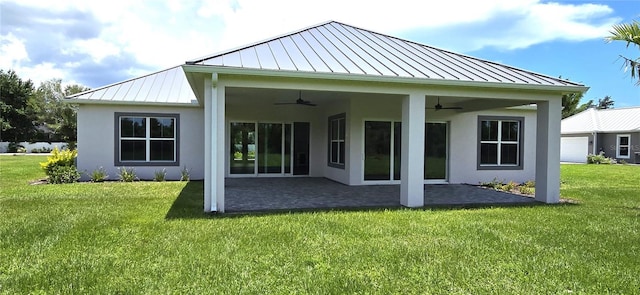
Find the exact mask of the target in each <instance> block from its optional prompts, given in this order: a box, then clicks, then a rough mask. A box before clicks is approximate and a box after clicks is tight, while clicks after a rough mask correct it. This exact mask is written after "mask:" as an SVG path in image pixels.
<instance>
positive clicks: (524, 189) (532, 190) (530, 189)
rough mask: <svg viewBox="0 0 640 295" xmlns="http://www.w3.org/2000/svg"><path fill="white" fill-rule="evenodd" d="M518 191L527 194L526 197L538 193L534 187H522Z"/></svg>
mask: <svg viewBox="0 0 640 295" xmlns="http://www.w3.org/2000/svg"><path fill="white" fill-rule="evenodd" d="M518 189H519V190H520V193H522V194H525V195H533V194H535V193H536V189H535V188H534V187H531V186H524V185H523V186H520V187H518Z"/></svg>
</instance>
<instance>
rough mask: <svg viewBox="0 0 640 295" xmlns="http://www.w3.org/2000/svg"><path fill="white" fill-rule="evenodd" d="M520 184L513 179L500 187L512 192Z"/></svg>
mask: <svg viewBox="0 0 640 295" xmlns="http://www.w3.org/2000/svg"><path fill="white" fill-rule="evenodd" d="M517 186H518V184H517V183H515V182H513V181H509V182H508V183H507V184H504V185H502V186H501V187H500V189H501V190H503V191H506V192H510V191H512V190H513V189H514V188H516V187H517Z"/></svg>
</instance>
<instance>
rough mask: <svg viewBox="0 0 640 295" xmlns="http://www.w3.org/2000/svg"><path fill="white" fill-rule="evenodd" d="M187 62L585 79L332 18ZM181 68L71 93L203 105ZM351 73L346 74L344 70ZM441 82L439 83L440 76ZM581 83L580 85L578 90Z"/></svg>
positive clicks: (467, 77) (95, 99) (451, 77)
mask: <svg viewBox="0 0 640 295" xmlns="http://www.w3.org/2000/svg"><path fill="white" fill-rule="evenodd" d="M186 65H196V66H198V65H200V66H215V67H219V68H228V69H240V70H245V69H246V70H254V71H256V70H257V71H261V70H265V73H269V72H273V71H282V72H288V73H292V72H299V73H305V74H306V73H308V74H316V73H317V74H322V75H327V74H328V75H332V74H339V75H336V77H340V79H355V78H356V77H382V78H400V79H403V78H411V79H413V80H414V81H415V80H417V81H422V80H424V81H458V82H463V83H465V82H473V83H483V82H487V83H499V84H501V85H511V86H512V87H516V88H517V87H524V86H525V85H526V87H537V86H542V87H545V86H551V87H567V91H571V92H574V91H584V90H585V89H586V88H585V87H584V85H581V84H578V83H574V82H571V81H568V80H562V79H558V78H553V77H549V76H545V75H541V74H537V73H534V72H530V71H525V70H521V69H517V68H514V67H510V66H506V65H502V64H499V63H495V62H491V61H487V60H482V59H478V58H474V57H470V56H467V55H463V54H458V53H453V52H450V51H446V50H442V49H438V48H434V47H430V46H427V45H423V44H419V43H416V42H412V41H407V40H403V39H400V38H396V37H392V36H387V35H384V34H380V33H375V32H372V31H368V30H364V29H360V28H357V27H353V26H349V25H346V24H343V23H339V22H335V21H331V22H327V23H323V24H320V25H317V26H313V27H309V28H306V29H302V30H299V31H296V32H294V33H290V34H286V35H283V36H279V37H275V38H272V39H269V40H266V41H261V42H258V43H254V44H251V45H248V46H244V47H241V48H238V49H232V50H229V51H225V52H222V53H218V54H214V55H211V56H208V57H204V58H200V59H196V60H192V61H187V63H186ZM184 71H185V69H184V68H183V67H182V66H176V67H172V68H169V69H166V70H162V71H159V72H155V73H152V74H149V75H145V76H142V77H138V78H133V79H130V80H127V81H123V82H119V83H115V84H111V85H108V86H104V87H100V88H96V89H92V90H89V91H86V92H82V93H79V94H76V95H73V96H70V97H68V98H69V99H73V100H74V102H76V103H144V104H163V105H166V104H176V105H187V104H188V105H198V102H197V98H196V95H195V94H194V92H193V90H192V88H191V86H190V84H189V81H188V80H187V77H186V75H185V72H184ZM345 75H346V76H345ZM440 83H442V82H440ZM576 89H577V90H576Z"/></svg>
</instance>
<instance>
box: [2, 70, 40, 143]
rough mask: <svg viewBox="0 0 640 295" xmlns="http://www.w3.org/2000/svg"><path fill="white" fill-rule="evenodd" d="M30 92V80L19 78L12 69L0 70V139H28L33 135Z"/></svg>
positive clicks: (31, 86) (34, 131)
mask: <svg viewBox="0 0 640 295" xmlns="http://www.w3.org/2000/svg"><path fill="white" fill-rule="evenodd" d="M32 93H33V83H32V82H31V80H26V81H24V80H22V79H20V77H18V75H16V73H15V71H13V70H9V71H7V72H5V71H3V70H0V127H1V132H0V141H11V142H20V141H30V140H31V139H32V138H33V137H34V136H35V133H36V129H35V126H34V121H35V120H36V114H35V112H34V111H33V109H32V108H31V101H30V99H31V95H32Z"/></svg>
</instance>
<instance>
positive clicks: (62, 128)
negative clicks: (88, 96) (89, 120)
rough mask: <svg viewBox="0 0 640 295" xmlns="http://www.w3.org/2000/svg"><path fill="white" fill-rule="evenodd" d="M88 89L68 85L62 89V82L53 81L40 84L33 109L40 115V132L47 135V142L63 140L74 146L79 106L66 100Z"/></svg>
mask: <svg viewBox="0 0 640 295" xmlns="http://www.w3.org/2000/svg"><path fill="white" fill-rule="evenodd" d="M86 90H88V88H86V87H84V86H81V85H75V84H74V85H68V86H66V87H65V88H64V90H63V88H62V80H60V79H51V80H48V81H45V82H42V83H40V86H39V87H38V89H37V90H36V91H35V93H34V95H33V101H34V104H35V105H34V106H33V108H34V109H35V110H36V111H37V113H38V127H39V130H40V131H41V132H43V133H48V134H47V140H51V141H58V140H62V141H65V142H67V143H69V144H73V143H74V142H75V141H76V140H77V123H76V120H77V106H76V105H73V104H70V103H67V102H65V101H64V98H65V97H66V96H69V95H73V94H76V93H79V92H82V91H86Z"/></svg>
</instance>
